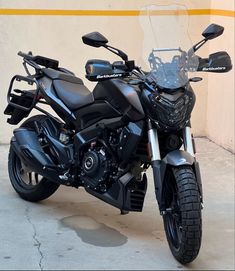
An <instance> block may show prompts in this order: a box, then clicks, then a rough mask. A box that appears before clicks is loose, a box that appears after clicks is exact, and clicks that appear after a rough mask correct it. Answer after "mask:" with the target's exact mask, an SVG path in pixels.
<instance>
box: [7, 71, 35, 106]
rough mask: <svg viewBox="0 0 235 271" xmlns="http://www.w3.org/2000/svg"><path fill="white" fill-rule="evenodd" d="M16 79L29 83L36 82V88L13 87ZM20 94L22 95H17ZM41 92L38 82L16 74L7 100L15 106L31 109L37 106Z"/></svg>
mask: <svg viewBox="0 0 235 271" xmlns="http://www.w3.org/2000/svg"><path fill="white" fill-rule="evenodd" d="M15 81H18V82H21V81H24V82H27V83H28V84H29V85H32V86H33V85H34V84H36V88H35V89H33V90H20V89H13V85H14V83H15ZM17 93H18V94H20V95H17ZM38 93H39V85H38V82H37V81H36V80H35V79H33V78H30V77H25V76H22V75H15V76H14V77H13V78H12V79H11V82H10V86H9V89H8V93H7V102H8V104H9V105H10V106H12V107H14V108H19V109H21V110H24V111H31V110H32V109H33V107H34V106H35V104H36V102H37V99H38Z"/></svg>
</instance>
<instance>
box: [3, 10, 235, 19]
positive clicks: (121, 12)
mask: <svg viewBox="0 0 235 271" xmlns="http://www.w3.org/2000/svg"><path fill="white" fill-rule="evenodd" d="M150 14H151V15H156V16H161V15H217V16H226V17H235V11H233V10H222V9H188V10H187V11H184V10H155V11H150ZM0 15H45V16H48V15H50V16H139V15H143V16H145V15H147V12H146V11H139V10H66V9H64V10H63V9H7V8H5V9H4V8H1V9H0Z"/></svg>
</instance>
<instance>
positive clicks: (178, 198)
mask: <svg viewBox="0 0 235 271" xmlns="http://www.w3.org/2000/svg"><path fill="white" fill-rule="evenodd" d="M164 197H165V204H166V212H165V213H164V215H163V221H164V228H165V233H166V237H167V241H168V244H169V247H170V249H171V252H172V254H173V256H174V257H175V258H176V259H177V260H178V261H179V262H180V263H182V264H187V263H190V262H192V261H193V260H194V259H195V258H196V257H197V255H198V253H199V250H200V246H201V236H202V220H201V196H200V192H199V189H198V184H197V181H196V178H195V175H194V171H193V169H192V168H191V167H188V166H180V167H176V168H172V169H171V171H169V172H168V178H167V181H166V185H165V187H164Z"/></svg>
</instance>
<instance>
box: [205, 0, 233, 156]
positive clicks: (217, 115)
mask: <svg viewBox="0 0 235 271" xmlns="http://www.w3.org/2000/svg"><path fill="white" fill-rule="evenodd" d="M211 2H212V3H211V6H212V8H215V9H222V8H225V7H224V5H226V8H227V9H230V10H234V1H219V0H216V1H215V0H214V1H211ZM211 23H217V24H221V25H223V26H224V27H225V30H224V34H223V35H222V36H221V37H219V38H218V39H216V40H213V41H211V42H210V52H211V53H214V52H216V51H220V50H221V51H223V50H225V51H227V52H228V53H229V55H230V56H231V58H232V62H233V70H232V71H230V72H229V73H225V74H213V73H211V74H209V76H208V98H207V125H206V134H207V136H208V137H209V138H210V139H211V140H213V141H214V142H216V143H217V144H219V145H221V146H223V147H224V148H226V149H228V150H230V151H232V152H235V142H234V101H235V100H234V67H235V66H234V65H235V63H234V17H233V18H228V17H221V16H211ZM218 45H219V46H218Z"/></svg>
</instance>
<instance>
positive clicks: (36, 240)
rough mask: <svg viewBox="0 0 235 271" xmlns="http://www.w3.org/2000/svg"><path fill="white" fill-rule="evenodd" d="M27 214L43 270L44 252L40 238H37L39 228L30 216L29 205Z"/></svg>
mask: <svg viewBox="0 0 235 271" xmlns="http://www.w3.org/2000/svg"><path fill="white" fill-rule="evenodd" d="M25 216H26V218H27V221H28V222H29V224H30V225H31V226H32V228H33V240H34V241H35V244H36V247H37V250H38V253H39V255H40V259H39V263H38V265H39V268H40V270H43V266H42V261H43V258H44V256H43V253H42V251H41V242H40V241H39V240H38V238H37V230H36V226H35V225H34V224H33V222H32V220H31V218H30V215H29V207H26V209H25Z"/></svg>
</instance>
